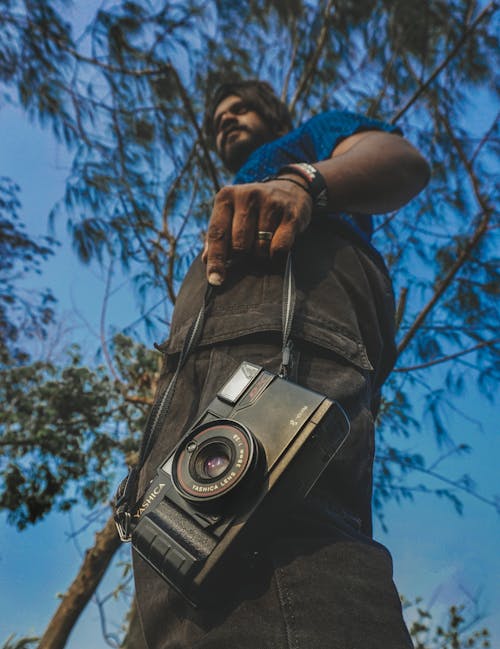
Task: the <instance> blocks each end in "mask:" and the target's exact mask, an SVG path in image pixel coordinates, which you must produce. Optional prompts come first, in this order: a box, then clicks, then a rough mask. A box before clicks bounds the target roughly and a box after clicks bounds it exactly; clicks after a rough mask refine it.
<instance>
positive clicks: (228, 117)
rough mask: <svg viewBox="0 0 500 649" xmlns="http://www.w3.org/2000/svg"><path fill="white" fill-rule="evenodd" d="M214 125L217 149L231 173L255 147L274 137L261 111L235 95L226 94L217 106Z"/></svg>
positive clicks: (244, 160) (236, 169)
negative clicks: (247, 104)
mask: <svg viewBox="0 0 500 649" xmlns="http://www.w3.org/2000/svg"><path fill="white" fill-rule="evenodd" d="M213 127H214V129H213V130H214V133H215V144H216V147H217V153H218V154H219V155H220V157H221V159H222V162H223V163H224V164H225V165H226V167H227V168H228V169H229V171H232V172H233V173H234V172H236V171H238V169H239V168H240V167H241V166H242V165H243V164H244V163H245V162H246V160H247V158H248V156H249V155H250V154H251V153H253V152H254V151H255V149H257V148H258V147H259V146H261V145H262V144H264V143H266V142H270V141H271V140H273V139H274V136H273V135H272V133H271V131H270V129H269V127H268V126H267V124H266V123H265V122H264V120H263V119H262V118H261V117H260V115H259V114H258V113H256V112H255V110H253V109H251V108H248V107H247V106H246V105H245V103H244V102H243V100H242V99H241V98H240V97H238V96H237V95H229V96H228V97H226V98H225V99H223V100H222V101H221V103H220V104H219V105H218V106H217V108H216V109H215V113H214V118H213Z"/></svg>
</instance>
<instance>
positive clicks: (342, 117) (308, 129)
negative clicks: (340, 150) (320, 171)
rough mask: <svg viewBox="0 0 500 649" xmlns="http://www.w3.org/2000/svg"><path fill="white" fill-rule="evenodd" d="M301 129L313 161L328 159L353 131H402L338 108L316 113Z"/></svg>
mask: <svg viewBox="0 0 500 649" xmlns="http://www.w3.org/2000/svg"><path fill="white" fill-rule="evenodd" d="M302 129H303V137H304V139H305V143H306V146H307V148H308V149H309V150H308V154H309V156H311V157H312V158H314V162H317V161H318V160H326V159H328V158H329V157H330V156H331V155H332V153H333V150H334V149H335V148H336V147H337V146H338V145H339V144H340V143H341V142H342V140H345V139H346V138H348V137H349V136H351V135H354V134H355V133H361V132H363V131H385V132H387V133H398V134H399V135H401V133H402V131H401V129H400V128H399V127H397V126H394V125H392V124H387V123H386V122H382V121H380V120H377V119H372V118H370V117H365V116H364V115H358V114H356V113H350V112H348V111H339V110H332V111H328V112H326V113H321V114H320V115H316V117H313V118H312V119H310V120H309V121H308V122H306V123H305V124H304V125H303V127H302ZM311 161H313V160H311Z"/></svg>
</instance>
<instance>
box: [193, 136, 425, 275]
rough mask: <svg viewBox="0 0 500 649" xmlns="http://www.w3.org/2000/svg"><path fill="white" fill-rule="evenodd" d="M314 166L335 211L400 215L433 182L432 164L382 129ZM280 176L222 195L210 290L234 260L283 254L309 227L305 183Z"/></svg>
mask: <svg viewBox="0 0 500 649" xmlns="http://www.w3.org/2000/svg"><path fill="white" fill-rule="evenodd" d="M297 162H301V160H297ZM314 167H316V169H318V171H319V172H320V173H321V174H322V176H323V177H324V179H325V182H326V185H327V188H328V198H329V200H328V209H329V210H330V211H332V212H353V213H358V214H377V213H383V212H389V211H392V210H396V209H398V208H399V207H401V206H403V205H405V204H406V203H407V202H408V201H409V200H410V199H411V198H413V197H414V196H415V195H416V194H418V192H420V191H421V190H422V189H423V188H424V187H425V185H426V184H427V182H428V180H429V166H428V164H427V162H426V161H425V159H424V158H423V157H422V156H421V154H420V153H419V152H418V151H417V149H415V148H414V147H413V146H412V145H411V144H410V143H409V142H408V141H407V140H405V139H404V138H403V137H401V136H399V135H394V134H391V133H385V132H381V131H365V132H363V133H357V134H355V135H351V136H350V137H348V138H346V139H345V140H343V141H342V142H341V143H340V144H339V145H338V146H337V147H336V148H335V150H334V151H333V153H332V156H331V158H330V159H328V160H323V161H320V162H316V163H314ZM281 178H283V179H284V180H281V179H280V180H274V181H269V182H266V183H248V184H245V185H231V186H227V187H223V188H222V189H221V191H220V192H219V193H218V194H217V196H216V198H215V202H214V207H213V211H212V215H211V218H210V222H209V226H208V232H207V240H206V243H205V250H204V252H203V261H205V262H206V264H207V277H208V281H209V282H210V283H211V284H215V285H220V284H222V282H223V281H224V278H225V272H226V262H227V260H228V259H229V257H230V256H231V254H233V253H241V252H243V253H250V252H255V254H257V255H271V256H274V255H276V254H285V253H287V252H288V251H289V250H290V249H291V247H292V246H293V243H294V241H295V238H296V237H297V235H298V234H300V233H301V232H303V231H304V230H305V229H306V228H307V227H308V225H309V223H310V221H311V215H312V207H313V205H312V200H311V197H310V196H309V194H308V193H307V192H306V191H305V186H306V182H305V180H302V179H301V178H300V177H299V176H296V175H289V174H284V175H283V176H281ZM286 179H289V180H290V181H293V182H285V180H286ZM296 183H299V184H301V185H302V187H304V189H302V188H301V187H300V186H297V184H296ZM259 231H264V232H271V233H273V237H272V240H271V243H270V245H269V242H267V241H258V240H257V233H258V232H259Z"/></svg>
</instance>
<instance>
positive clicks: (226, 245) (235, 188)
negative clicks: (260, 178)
mask: <svg viewBox="0 0 500 649" xmlns="http://www.w3.org/2000/svg"><path fill="white" fill-rule="evenodd" d="M297 180H298V179H297V176H294V177H293V181H292V182H287V181H286V176H284V177H282V178H280V179H279V180H270V181H268V182H265V183H248V184H245V185H231V186H227V187H223V188H222V189H221V190H220V192H219V193H218V194H217V195H216V197H215V202H214V207H213V210H212V215H211V217H210V222H209V224H208V231H207V237H206V241H205V249H204V251H203V255H202V260H203V261H204V262H205V263H206V265H207V278H208V281H209V283H210V284H213V285H214V286H220V285H221V284H222V283H223V281H224V279H225V275H226V265H227V262H228V261H229V259H231V258H232V257H233V256H234V255H237V254H241V253H246V254H255V255H257V256H260V257H269V256H270V257H274V256H276V255H285V254H286V253H287V252H288V251H289V250H290V249H291V248H292V246H293V244H294V241H295V238H296V237H297V235H298V234H300V233H301V232H303V231H304V230H305V229H306V228H307V226H308V225H309V223H310V221H311V214H312V199H311V197H310V196H309V194H308V193H307V191H306V189H305V188H304V189H301V187H299V186H297Z"/></svg>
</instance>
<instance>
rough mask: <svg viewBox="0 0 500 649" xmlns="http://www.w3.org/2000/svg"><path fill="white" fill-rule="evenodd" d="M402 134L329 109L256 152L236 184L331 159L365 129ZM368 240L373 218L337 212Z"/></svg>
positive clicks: (367, 119) (366, 118) (396, 128)
mask: <svg viewBox="0 0 500 649" xmlns="http://www.w3.org/2000/svg"><path fill="white" fill-rule="evenodd" d="M372 130H374V131H386V132H390V133H401V130H400V129H399V128H398V127H396V126H392V125H390V124H386V123H384V122H380V121H378V120H375V119H370V118H368V117H364V116H363V115H357V114H355V113H349V112H347V111H343V110H330V111H328V112H326V113H321V114H320V115H316V116H315V117H313V118H312V119H310V120H308V121H307V122H305V123H304V124H302V125H301V126H299V127H298V128H296V129H295V130H293V131H290V132H289V133H287V134H286V135H284V136H283V137H281V138H279V139H277V140H274V141H273V142H268V143H267V144H264V145H262V146H261V147H259V148H258V149H257V150H256V151H254V152H253V153H252V154H251V156H250V157H249V158H248V160H247V161H246V163H245V164H244V165H243V167H241V169H239V171H238V172H237V174H236V175H235V177H234V180H233V182H234V184H236V185H238V184H243V183H251V182H256V181H259V180H262V179H263V178H265V177H266V176H271V175H273V174H276V173H277V172H278V171H279V170H280V169H281V167H284V166H285V165H287V164H290V163H292V162H312V163H313V162H318V161H319V160H327V159H328V158H330V156H331V154H332V152H333V150H334V149H335V147H336V146H337V145H338V144H340V142H342V140H344V139H345V138H347V137H349V136H350V135H354V133H360V132H362V131H372ZM331 217H332V218H337V219H338V218H341V219H342V220H343V221H344V222H347V223H348V225H349V227H350V228H352V229H353V230H354V231H356V232H357V234H359V235H361V236H362V237H363V239H364V240H365V241H367V242H369V241H370V239H371V236H372V233H373V219H372V217H371V216H369V215H366V214H363V215H360V214H359V215H356V214H335V215H333V214H332V215H331Z"/></svg>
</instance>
